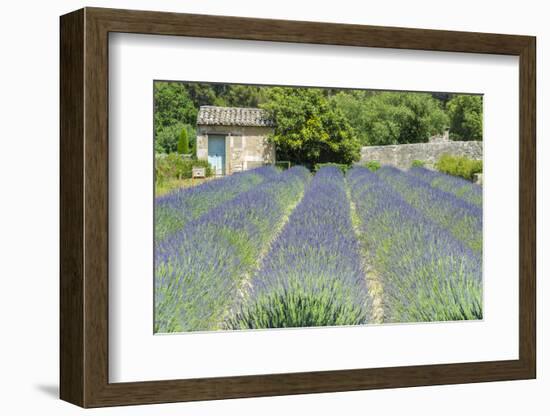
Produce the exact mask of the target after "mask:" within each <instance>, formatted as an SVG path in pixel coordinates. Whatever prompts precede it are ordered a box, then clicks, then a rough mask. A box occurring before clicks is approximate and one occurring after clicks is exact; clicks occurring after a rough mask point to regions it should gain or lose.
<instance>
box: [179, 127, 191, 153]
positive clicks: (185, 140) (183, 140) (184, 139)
mask: <svg viewBox="0 0 550 416" xmlns="http://www.w3.org/2000/svg"><path fill="white" fill-rule="evenodd" d="M178 153H179V154H182V155H187V154H189V136H188V135H187V130H186V129H185V128H184V129H182V130H181V133H180V138H179V140H178Z"/></svg>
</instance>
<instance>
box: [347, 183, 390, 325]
mask: <svg viewBox="0 0 550 416" xmlns="http://www.w3.org/2000/svg"><path fill="white" fill-rule="evenodd" d="M346 194H347V197H348V201H349V203H350V214H351V223H352V226H353V231H354V232H355V235H356V237H357V241H358V242H359V250H360V255H361V268H362V270H363V271H364V273H365V280H366V282H367V288H368V291H369V296H370V297H371V302H372V313H371V322H370V323H373V324H381V323H383V322H384V302H383V299H384V287H383V285H382V282H381V279H380V276H379V274H378V273H377V272H376V270H375V268H374V267H373V265H372V264H371V262H370V261H369V256H368V250H367V248H366V247H365V243H364V239H363V238H361V235H362V232H361V221H360V220H359V216H358V215H357V207H356V206H355V203H354V202H353V199H352V198H351V190H350V187H349V184H348V183H347V181H346Z"/></svg>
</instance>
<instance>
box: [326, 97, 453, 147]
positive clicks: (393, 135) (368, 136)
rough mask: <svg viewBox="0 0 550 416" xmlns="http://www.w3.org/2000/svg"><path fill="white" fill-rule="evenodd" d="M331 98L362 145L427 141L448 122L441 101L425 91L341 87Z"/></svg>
mask: <svg viewBox="0 0 550 416" xmlns="http://www.w3.org/2000/svg"><path fill="white" fill-rule="evenodd" d="M331 99H332V100H334V101H335V103H336V106H337V107H338V108H339V109H341V110H342V112H343V113H344V114H345V115H346V118H347V119H348V121H349V122H350V124H351V126H352V127H353V129H354V130H355V132H356V134H357V136H358V137H359V140H360V142H361V144H362V145H387V144H402V143H422V142H427V141H428V140H429V138H430V137H431V136H432V135H434V134H441V133H443V131H444V130H445V128H446V127H447V126H448V123H449V120H448V117H447V115H446V114H445V112H444V111H443V108H442V105H441V102H440V101H439V100H437V99H435V98H433V97H432V96H431V94H427V93H410V92H372V91H343V92H340V93H338V94H336V95H335V96H333V97H332V98H331Z"/></svg>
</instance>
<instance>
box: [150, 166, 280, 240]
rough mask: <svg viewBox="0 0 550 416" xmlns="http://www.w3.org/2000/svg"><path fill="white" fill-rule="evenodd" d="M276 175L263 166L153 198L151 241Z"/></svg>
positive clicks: (172, 231) (164, 235)
mask: <svg viewBox="0 0 550 416" xmlns="http://www.w3.org/2000/svg"><path fill="white" fill-rule="evenodd" d="M277 175H278V172H277V170H276V169H275V168H273V167H263V168H258V169H254V170H250V171H247V172H243V173H239V174H235V175H232V176H226V177H224V178H221V179H217V180H213V181H209V182H206V183H203V184H201V185H199V186H195V187H191V188H185V189H180V190H178V191H175V192H172V193H170V194H168V195H164V196H161V197H159V198H157V199H156V201H155V240H156V241H162V240H164V238H166V236H168V235H170V234H172V233H174V232H176V231H178V230H181V229H182V228H183V227H184V226H185V224H186V223H187V222H189V221H192V220H194V219H196V218H199V217H200V216H201V215H204V214H205V213H206V212H207V211H208V210H210V209H212V208H214V207H217V206H219V205H221V204H222V203H224V202H227V201H229V200H231V199H233V198H235V197H236V196H237V195H239V194H241V193H243V192H246V191H248V190H250V189H252V188H253V187H254V186H256V185H258V184H260V183H262V182H263V181H265V180H269V179H273V178H275V177H276V176H277Z"/></svg>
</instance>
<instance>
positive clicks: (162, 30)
mask: <svg viewBox="0 0 550 416" xmlns="http://www.w3.org/2000/svg"><path fill="white" fill-rule="evenodd" d="M109 32H121V33H140V34H150V35H172V36H190V37H205V38H222V39H240V40H260V41H277V42H293V43H309V44H326V45H342V46H358V47H361V46H363V47H380V48H393V49H415V50H428V51H445V52H466V53H484V54H501V55H514V56H519V67H520V68H519V73H520V80H519V88H520V90H519V121H520V123H519V143H518V145H519V146H518V149H519V161H520V172H519V190H518V192H519V201H520V202H519V245H520V248H519V270H518V273H519V359H518V360H506V361H489V362H472V363H460V364H437V365H419V366H404V367H388V368H366V369H354V370H336V371H322V372H321V371H317V372H303V373H286V374H264V375H253V376H236V377H215V378H200V379H180V380H167V381H145V382H131V383H109V379H108V369H109V365H108V360H109V354H108V352H109V351H108V308H109V305H108V299H109V297H108V287H109V285H108V282H109V276H108V252H109V250H108V239H109V237H108V236H109V233H108V229H109V227H108V225H109V224H108V223H109V214H108V191H109V189H108V188H109V186H108V183H109V182H108V177H109V167H108V143H109V142H108V140H109V135H108V97H109V91H108V84H109V76H108V74H109V71H108V34H109ZM60 69H61V71H60V145H61V146H60V397H61V399H63V400H66V401H68V402H71V403H73V404H76V405H79V406H82V407H103V406H116V405H130V404H146V403H165V402H179V401H194V400H214V399H227V398H239V397H259V396H273V395H289V394H305V393H322V392H338V391H353V390H365V389H378V388H398V387H410V386H427V385H440V384H456V383H474V382H487V381H499V380H520V379H532V378H535V377H536V274H535V273H536V271H535V266H536V254H535V253H536V38H535V37H532V36H519V35H502V34H486V33H473V32H454V31H441V30H425V29H406V28H394V27H380V26H363V25H349V24H334V23H318V22H298V21H289V20H271V19H256V18H242V17H228V16H208V15H193V14H178V13H166V12H149V11H132V10H117V9H102V8H84V9H80V10H77V11H75V12H72V13H69V14H67V15H64V16H62V17H61V19H60Z"/></svg>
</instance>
